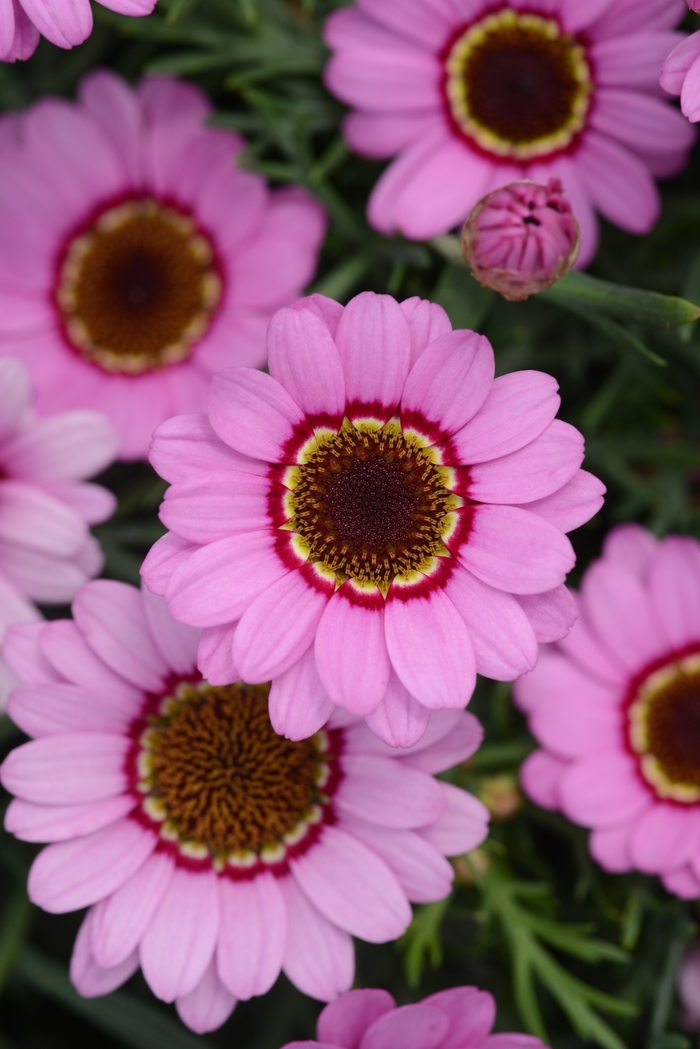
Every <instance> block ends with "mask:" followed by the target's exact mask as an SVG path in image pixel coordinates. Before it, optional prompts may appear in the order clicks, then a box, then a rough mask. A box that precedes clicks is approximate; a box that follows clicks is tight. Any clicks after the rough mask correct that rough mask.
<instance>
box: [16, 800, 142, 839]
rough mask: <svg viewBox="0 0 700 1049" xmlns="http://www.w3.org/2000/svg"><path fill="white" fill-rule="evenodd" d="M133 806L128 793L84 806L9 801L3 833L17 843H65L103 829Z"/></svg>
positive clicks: (134, 802)
mask: <svg viewBox="0 0 700 1049" xmlns="http://www.w3.org/2000/svg"><path fill="white" fill-rule="evenodd" d="M136 804H137V802H136V799H135V798H134V797H132V796H131V795H130V794H120V795H119V796H118V797H116V798H108V799H107V800H105V801H95V802H91V803H88V804H86V805H50V804H49V805H36V804H34V802H31V801H24V800H23V799H22V798H13V799H12V801H11V802H10V804H9V805H8V807H7V811H6V812H5V830H9V831H10V832H11V833H12V834H14V835H15V837H16V838H19V839H20V840H21V841H37V842H47V841H67V840H68V839H69V838H76V837H79V836H80V835H83V834H92V832H93V831H96V830H101V829H102V828H103V827H107V826H108V825H109V824H110V823H114V822H115V821H116V820H118V819H121V817H122V816H126V815H127V813H129V812H131V810H132V809H133V808H134V806H135V805H136Z"/></svg>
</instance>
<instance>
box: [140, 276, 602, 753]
mask: <svg viewBox="0 0 700 1049" xmlns="http://www.w3.org/2000/svg"><path fill="white" fill-rule="evenodd" d="M268 353H269V360H270V374H269V375H264V374H262V373H260V372H255V371H252V370H251V369H244V368H239V369H234V370H232V371H229V372H226V373H224V374H222V375H219V376H215V378H214V380H213V384H212V390H211V395H210V398H209V413H208V416H201V415H190V416H182V417H180V418H177V419H172V420H170V421H169V422H167V423H165V424H163V426H162V427H160V428H159V430H158V431H157V433H156V436H155V438H154V443H153V447H152V452H151V461H152V463H153V465H154V466H155V468H156V469H157V470H158V472H159V473H160V474H161V475H162V476H163V477H164V478H165V479H166V480H167V481H170V482H171V485H172V487H171V488H170V489H169V490H168V492H167V493H166V497H165V501H164V503H163V505H162V507H161V519H162V521H163V523H164V524H165V525H166V527H167V528H169V529H170V534H169V535H166V536H164V538H163V539H161V540H159V541H158V543H156V545H155V546H154V547H153V549H152V550H151V552H150V554H149V555H148V557H147V559H146V561H145V563H144V566H143V575H144V579H145V580H146V583H147V585H148V586H149V587H150V588H151V590H154V591H156V592H158V593H162V594H163V595H164V596H165V598H166V600H167V602H168V605H169V607H170V611H171V612H172V614H173V615H174V616H175V618H176V619H179V620H181V621H182V622H184V623H189V624H191V625H193V626H200V627H204V628H205V629H204V631H203V634H202V640H201V643H200V649H199V666H200V669H201V671H202V673H203V674H204V675H205V677H207V678H208V679H209V680H210V681H213V682H214V683H216V684H220V683H221V684H223V683H225V682H227V681H234V680H236V679H237V678H239V677H240V678H242V679H243V680H244V681H251V682H258V681H267V680H270V679H272V689H271V692H270V713H271V717H272V723H273V725H274V726H275V728H276V730H277V731H278V732H281V733H284V734H285V735H287V736H289V737H290V738H292V739H303V738H304V737H305V736H308V735H311V734H312V733H313V732H315V731H316V730H317V729H318V728H319V727H320V726H321V725H323V723H324V722H325V720H326V718H328V717H329V716H330V714H331V712H332V710H333V708H334V706H335V705H338V706H341V707H344V708H345V709H346V710H349V711H351V712H352V713H354V714H357V715H358V716H361V717H365V718H366V719H367V723H368V724H369V725H370V726H371V727H372V729H373V730H374V731H375V732H376V733H377V734H378V735H379V736H380V737H381V738H382V739H383V740H384V741H385V742H387V743H388V744H390V745H393V746H410V745H411V744H412V743H414V742H415V741H416V740H417V739H419V738H420V736H421V734H422V733H423V731H424V730H425V728H426V726H427V724H428V720H429V718H430V712H431V710H440V709H443V708H455V709H458V708H461V707H464V706H465V704H466V703H468V702H469V699H470V697H471V695H472V692H473V689H474V685H475V680H476V672H477V671H479V672H480V673H482V674H486V675H487V676H489V677H495V678H497V679H499V680H513V679H514V678H516V677H518V675H519V674H521V673H523V672H524V671H525V670H528V669H531V668H532V667H533V666H534V662H535V659H536V656H537V638H539V639H540V640H552V639H553V638H555V637H561V636H562V635H564V634H565V633H567V631H568V629H569V627H570V625H571V623H572V622H573V616H574V611H573V602H572V601H571V598H570V597H569V596H568V593H567V591H566V589H565V588H564V587H563V585H562V584H563V582H564V578H565V576H566V573H567V572H568V571H569V569H570V568H571V567H572V565H573V564H574V560H575V558H574V552H573V549H572V547H571V544H570V542H569V540H568V539H567V538H566V535H565V532H567V531H570V530H571V529H572V528H576V527H578V525H580V524H582V523H583V522H584V521H587V520H588V519H589V517H591V516H592V515H593V514H594V513H595V512H596V511H597V510H598V509H599V507H600V506H601V503H602V493H603V491H604V488H603V485H602V484H601V483H600V482H599V481H598V480H596V478H594V477H592V476H591V475H590V474H588V473H586V472H584V471H582V470H581V469H580V466H581V462H582V460H583V438H582V436H581V434H580V433H579V432H578V431H577V430H575V429H574V428H573V427H572V426H569V425H568V424H567V423H563V422H560V421H558V420H556V419H555V418H554V416H555V415H556V412H557V410H558V408H559V397H558V396H557V392H556V391H557V384H556V382H555V380H554V379H552V378H551V376H549V375H544V374H543V373H541V372H534V371H528V372H516V373H514V374H512V375H504V376H502V377H500V378H498V379H494V355H493V350H492V349H491V345H490V343H489V342H488V340H487V339H485V338H484V337H483V336H482V335H477V334H476V333H475V332H472V331H454V332H453V331H452V327H451V324H450V321H449V319H448V317H447V314H446V313H445V312H444V310H442V309H441V308H440V307H439V306H435V305H433V304H432V303H429V302H427V301H423V300H420V299H408V300H406V301H405V302H403V303H401V304H399V303H398V302H396V300H395V299H393V298H391V297H390V296H388V295H375V294H373V293H371V292H365V293H363V294H361V295H358V296H357V297H356V298H354V299H352V300H351V301H350V302H349V303H348V305H347V306H345V307H344V308H343V307H342V306H340V305H338V303H337V302H334V301H332V300H331V299H326V298H324V297H323V296H320V295H317V296H312V297H311V298H308V299H302V300H300V301H299V302H298V303H296V305H295V306H294V307H293V308H287V309H284V310H281V311H280V312H279V313H278V314H277V315H276V316H275V317H274V318H273V320H272V322H271V324H270V328H269V331H268Z"/></svg>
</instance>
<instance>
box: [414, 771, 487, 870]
mask: <svg viewBox="0 0 700 1049" xmlns="http://www.w3.org/2000/svg"><path fill="white" fill-rule="evenodd" d="M442 789H443V790H444V792H445V796H446V798H447V809H446V810H445V812H444V813H443V814H442V816H440V818H439V819H438V820H436V821H435V823H432V824H431V825H430V826H429V827H421V828H420V830H419V831H418V834H420V836H421V838H425V840H426V841H427V842H429V844H430V845H433V846H434V847H435V848H436V849H437V850H438V852H441V853H442V854H443V856H461V855H463V853H465V852H469V851H470V850H471V849H475V848H476V847H477V845H481V843H482V841H483V840H484V839H485V837H486V835H487V834H488V832H489V813H488V809H487V808H486V806H485V805H482V804H481V802H480V801H479V800H478V799H477V798H475V797H474V796H473V795H472V794H469V793H468V792H467V791H466V790H461V789H460V788H459V787H454V786H453V785H452V784H451V783H443V784H442Z"/></svg>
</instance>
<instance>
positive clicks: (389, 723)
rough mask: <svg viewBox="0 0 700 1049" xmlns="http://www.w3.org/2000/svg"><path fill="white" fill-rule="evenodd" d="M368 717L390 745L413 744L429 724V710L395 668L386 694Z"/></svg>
mask: <svg viewBox="0 0 700 1049" xmlns="http://www.w3.org/2000/svg"><path fill="white" fill-rule="evenodd" d="M365 720H366V722H367V725H368V726H369V728H370V729H371V730H372V732H374V733H375V735H377V736H378V737H379V739H381V740H382V741H383V742H384V743H386V744H387V746H389V747H392V748H394V747H412V746H413V744H414V743H417V742H418V740H419V739H420V738H421V736H422V735H423V733H424V732H425V730H426V728H427V727H428V722H429V721H430V711H429V710H428V708H427V707H424V706H423V704H422V703H419V702H418V700H417V699H414V698H413V696H412V695H411V693H410V692H409V691H408V689H407V688H406V686H405V685H403V684H402V682H401V681H399V679H398V677H397V676H396V674H395V673H394V671H393V670H392V671H391V674H390V676H389V684H388V685H387V690H386V692H385V693H384V698H383V699H382V701H381V703H380V704H379V706H378V707H377V708H376V709H375V710H373V711H372V713H371V714H368V715H367V716H366V718H365Z"/></svg>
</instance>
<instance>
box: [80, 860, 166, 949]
mask: <svg viewBox="0 0 700 1049" xmlns="http://www.w3.org/2000/svg"><path fill="white" fill-rule="evenodd" d="M174 870H175V865H174V863H173V860H172V858H171V857H170V856H168V855H167V854H166V853H164V852H154V853H152V854H151V855H150V856H149V857H148V859H147V860H146V862H145V863H144V864H143V865H142V866H141V867H139V869H138V870H137V871H136V872H135V873H134V874H132V875H131V877H130V878H129V879H128V880H127V881H125V882H124V883H123V884H122V885H120V886H119V888H118V889H117V890H116V891H115V892H113V893H112V894H111V895H110V896H107V897H106V898H105V899H103V900H101V901H100V902H99V903H98V904H97V906H96V907H95V909H94V911H93V915H94V919H93V925H92V937H91V940H92V953H93V954H94V956H95V959H96V960H97V962H98V964H99V965H101V966H103V967H104V968H106V969H109V968H110V967H111V966H113V965H119V964H121V962H122V961H123V960H124V959H125V958H128V957H129V956H130V955H131V954H132V953H133V952H134V951H135V950H136V948H137V947H138V945H139V943H140V942H141V939H142V937H143V934H144V933H145V931H146V929H147V928H148V926H149V925H150V923H151V919H152V918H153V915H154V914H155V912H156V910H157V908H158V907H159V906H160V902H161V900H162V899H163V896H164V895H165V892H166V890H167V888H168V885H169V884H170V880H171V878H172V876H173V871H174Z"/></svg>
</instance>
